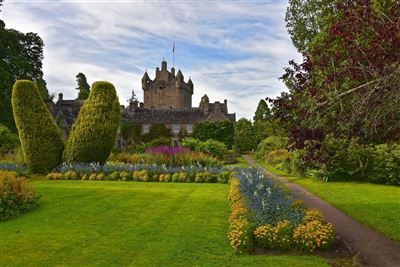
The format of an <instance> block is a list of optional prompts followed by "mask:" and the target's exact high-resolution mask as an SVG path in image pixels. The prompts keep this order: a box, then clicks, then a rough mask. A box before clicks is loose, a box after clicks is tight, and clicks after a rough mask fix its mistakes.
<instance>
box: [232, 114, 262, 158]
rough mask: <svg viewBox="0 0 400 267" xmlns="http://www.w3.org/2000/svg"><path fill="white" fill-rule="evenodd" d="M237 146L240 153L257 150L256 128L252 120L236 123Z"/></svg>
mask: <svg viewBox="0 0 400 267" xmlns="http://www.w3.org/2000/svg"><path fill="white" fill-rule="evenodd" d="M235 145H236V147H237V149H238V150H239V151H250V150H252V149H254V148H256V145H257V143H256V140H255V138H254V128H253V125H252V124H251V121H250V120H248V119H245V118H241V119H240V120H238V121H237V122H236V124H235Z"/></svg>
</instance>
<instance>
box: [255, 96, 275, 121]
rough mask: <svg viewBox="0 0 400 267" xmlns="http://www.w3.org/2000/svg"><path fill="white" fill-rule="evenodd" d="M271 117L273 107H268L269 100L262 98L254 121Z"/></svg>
mask: <svg viewBox="0 0 400 267" xmlns="http://www.w3.org/2000/svg"><path fill="white" fill-rule="evenodd" d="M269 119H271V109H270V108H269V107H268V104H267V102H266V101H265V100H264V99H261V100H260V102H258V106H257V110H256V112H255V114H254V117H253V121H254V122H256V121H266V120H269Z"/></svg>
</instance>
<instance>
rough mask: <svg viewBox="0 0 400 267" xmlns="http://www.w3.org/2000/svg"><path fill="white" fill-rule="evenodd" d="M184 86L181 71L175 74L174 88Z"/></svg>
mask: <svg viewBox="0 0 400 267" xmlns="http://www.w3.org/2000/svg"><path fill="white" fill-rule="evenodd" d="M183 86H184V77H183V74H182V72H181V70H178V73H177V74H176V87H178V88H181V87H183Z"/></svg>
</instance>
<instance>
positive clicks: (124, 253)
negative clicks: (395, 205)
mask: <svg viewBox="0 0 400 267" xmlns="http://www.w3.org/2000/svg"><path fill="white" fill-rule="evenodd" d="M32 184H33V185H34V187H35V188H36V190H37V191H38V192H39V193H40V194H41V195H43V197H42V198H41V200H40V206H39V207H38V208H37V209H36V210H34V211H32V212H30V213H28V214H25V215H22V216H19V217H17V218H14V219H12V220H9V221H6V222H1V223H0V236H1V242H0V243H1V244H0V259H1V260H0V262H1V264H0V265H1V266H54V265H57V266H83V265H86V266H328V265H327V263H326V261H325V260H324V259H323V258H320V257H315V256H251V255H237V254H235V253H234V252H233V251H232V249H231V247H230V245H229V242H228V239H227V236H226V234H227V230H228V222H227V220H228V216H229V203H228V200H227V196H228V191H229V186H228V185H223V184H178V183H141V182H106V181H40V180H37V181H34V182H33V183H32Z"/></svg>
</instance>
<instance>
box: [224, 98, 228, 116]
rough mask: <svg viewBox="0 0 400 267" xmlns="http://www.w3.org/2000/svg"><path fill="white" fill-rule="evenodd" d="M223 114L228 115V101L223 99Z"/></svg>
mask: <svg viewBox="0 0 400 267" xmlns="http://www.w3.org/2000/svg"><path fill="white" fill-rule="evenodd" d="M224 112H225V113H226V114H228V100H226V99H224Z"/></svg>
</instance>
